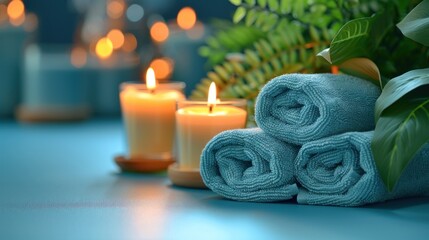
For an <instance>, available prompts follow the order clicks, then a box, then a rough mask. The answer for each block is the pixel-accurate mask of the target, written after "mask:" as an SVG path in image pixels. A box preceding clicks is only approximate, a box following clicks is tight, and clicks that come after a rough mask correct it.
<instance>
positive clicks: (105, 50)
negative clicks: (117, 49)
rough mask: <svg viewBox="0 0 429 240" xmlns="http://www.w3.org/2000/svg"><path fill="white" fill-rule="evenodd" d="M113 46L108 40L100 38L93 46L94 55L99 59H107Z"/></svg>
mask: <svg viewBox="0 0 429 240" xmlns="http://www.w3.org/2000/svg"><path fill="white" fill-rule="evenodd" d="M112 52H113V44H112V41H110V39H108V38H101V39H100V40H98V42H97V44H96V45H95V53H96V54H97V56H99V57H100V58H108V57H110V55H112Z"/></svg>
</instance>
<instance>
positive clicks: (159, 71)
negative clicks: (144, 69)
mask: <svg viewBox="0 0 429 240" xmlns="http://www.w3.org/2000/svg"><path fill="white" fill-rule="evenodd" d="M149 67H151V68H153V70H154V71H155V75H156V77H157V78H158V79H161V80H166V79H167V78H168V77H170V76H171V74H172V72H173V60H171V59H170V58H157V59H154V60H153V61H152V62H151V63H150V65H149Z"/></svg>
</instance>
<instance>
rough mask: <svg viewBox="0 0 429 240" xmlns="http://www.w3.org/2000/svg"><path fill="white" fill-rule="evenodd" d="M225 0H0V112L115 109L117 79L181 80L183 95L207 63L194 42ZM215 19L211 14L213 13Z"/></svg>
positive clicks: (25, 114)
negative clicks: (148, 72) (150, 74)
mask: <svg viewBox="0 0 429 240" xmlns="http://www.w3.org/2000/svg"><path fill="white" fill-rule="evenodd" d="M234 10H235V8H234V6H233V5H232V4H230V3H229V1H200V0H181V1H177V0H92V1H88V0H56V1H22V0H12V1H10V0H0V119H1V118H3V119H4V118H12V117H17V118H18V119H20V120H22V121H51V120H54V121H56V120H74V119H85V118H89V117H91V116H103V117H106V116H119V115H120V106H119V98H118V92H119V86H120V84H121V83H122V82H125V81H142V80H144V78H145V73H146V70H147V68H148V67H149V66H150V67H152V68H154V70H155V74H156V76H157V80H158V81H160V82H162V81H183V82H185V83H186V84H187V87H186V90H185V91H186V94H187V95H189V94H190V92H191V91H192V90H193V88H194V87H195V85H196V84H197V83H198V82H199V81H200V80H201V78H203V77H204V75H205V74H206V72H207V71H208V68H209V66H207V64H206V63H205V61H206V60H205V59H204V58H202V57H200V56H199V54H198V49H199V47H200V46H202V45H203V44H204V43H205V39H206V38H207V36H209V35H210V34H211V33H212V32H213V29H212V27H211V26H214V25H216V24H218V25H219V24H222V19H228V20H229V19H231V16H232V14H233V12H234ZM214 19H215V20H214Z"/></svg>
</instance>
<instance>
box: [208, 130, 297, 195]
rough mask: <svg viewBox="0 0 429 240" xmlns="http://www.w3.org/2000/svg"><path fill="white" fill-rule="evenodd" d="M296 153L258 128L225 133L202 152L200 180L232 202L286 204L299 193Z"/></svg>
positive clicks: (287, 145) (218, 136)
mask: <svg viewBox="0 0 429 240" xmlns="http://www.w3.org/2000/svg"><path fill="white" fill-rule="evenodd" d="M297 152H298V148H297V147H295V146H292V145H290V144H287V143H284V142H281V141H280V140H277V139H275V138H272V137H270V136H269V135H267V134H266V133H264V132H263V131H261V129H259V128H251V129H240V130H230V131H225V132H222V133H220V134H218V135H217V136H216V137H214V138H213V139H212V140H211V141H210V142H209V143H208V144H207V145H206V147H205V149H204V150H203V154H202V156H201V165H200V168H201V176H202V178H203V180H204V183H205V184H206V185H207V187H209V188H210V189H211V190H213V191H214V192H216V193H218V194H219V195H221V196H224V197H226V198H229V199H233V200H238V201H253V202H272V201H281V200H287V199H290V198H292V196H295V195H296V194H297V193H298V187H297V186H296V184H295V179H294V172H293V169H294V160H295V157H296V154H297Z"/></svg>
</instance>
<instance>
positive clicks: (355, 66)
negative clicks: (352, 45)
mask: <svg viewBox="0 0 429 240" xmlns="http://www.w3.org/2000/svg"><path fill="white" fill-rule="evenodd" d="M339 68H340V70H341V71H342V72H344V73H347V74H349V75H353V76H356V77H360V78H363V79H366V80H368V81H370V82H372V83H374V84H375V85H377V86H380V88H382V87H383V86H382V83H381V76H380V70H378V67H377V65H376V64H375V63H374V62H373V61H371V60H370V59H368V58H352V59H349V60H347V61H345V62H343V63H342V64H341V65H340V66H339Z"/></svg>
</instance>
